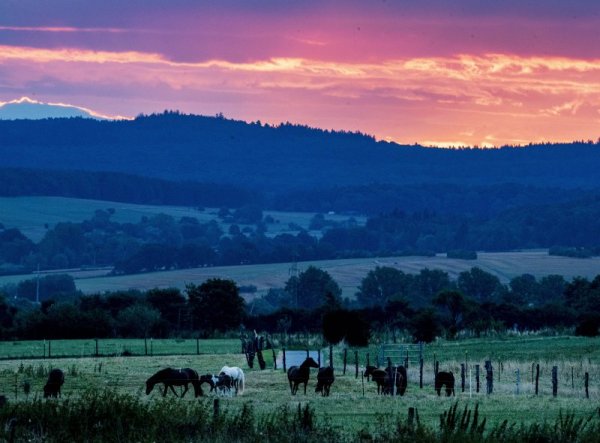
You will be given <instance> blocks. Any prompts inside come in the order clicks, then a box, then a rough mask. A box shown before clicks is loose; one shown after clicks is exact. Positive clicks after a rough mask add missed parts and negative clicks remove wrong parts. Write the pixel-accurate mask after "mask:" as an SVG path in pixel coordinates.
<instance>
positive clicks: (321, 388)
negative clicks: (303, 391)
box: [315, 366, 335, 397]
mask: <svg viewBox="0 0 600 443" xmlns="http://www.w3.org/2000/svg"><path fill="white" fill-rule="evenodd" d="M334 381H335V375H334V374H333V368H332V367H331V366H326V367H324V368H319V372H318V373H317V387H316V388H315V392H320V393H321V395H322V396H323V397H329V390H330V389H331V385H332V384H333V382H334Z"/></svg>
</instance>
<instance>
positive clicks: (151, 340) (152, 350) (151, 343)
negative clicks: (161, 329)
mask: <svg viewBox="0 0 600 443" xmlns="http://www.w3.org/2000/svg"><path fill="white" fill-rule="evenodd" d="M153 355H154V340H153V339H152V337H150V356H151V357H152V356H153Z"/></svg>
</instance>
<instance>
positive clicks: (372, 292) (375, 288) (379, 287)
mask: <svg viewBox="0 0 600 443" xmlns="http://www.w3.org/2000/svg"><path fill="white" fill-rule="evenodd" d="M409 285H410V277H409V276H408V275H406V274H405V273H404V272H402V271H400V270H398V269H396V268H392V267H389V266H381V267H380V266H377V267H376V268H375V269H373V270H371V271H369V273H368V274H367V276H366V277H365V278H363V279H362V282H361V284H360V287H359V291H358V292H357V293H356V300H357V301H358V303H359V304H360V305H362V306H379V307H383V306H385V305H386V304H387V303H388V302H390V301H391V300H393V299H397V298H402V297H405V296H406V295H407V294H408V288H409Z"/></svg>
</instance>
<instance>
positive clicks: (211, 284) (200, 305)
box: [185, 278, 244, 336]
mask: <svg viewBox="0 0 600 443" xmlns="http://www.w3.org/2000/svg"><path fill="white" fill-rule="evenodd" d="M185 291H186V293H187V296H188V302H189V304H190V310H191V314H192V318H193V322H194V325H193V326H194V328H195V329H198V330H199V331H200V332H201V333H202V335H204V336H207V335H210V334H211V333H213V332H214V331H215V330H218V331H227V330H229V329H233V328H237V327H239V326H240V324H241V323H242V319H243V317H244V299H243V298H242V297H240V295H239V289H238V287H237V285H236V284H235V282H234V281H233V280H225V279H220V278H211V279H209V280H207V281H205V282H204V283H202V284H201V285H200V286H196V285H194V284H189V285H187V286H186V290H185Z"/></svg>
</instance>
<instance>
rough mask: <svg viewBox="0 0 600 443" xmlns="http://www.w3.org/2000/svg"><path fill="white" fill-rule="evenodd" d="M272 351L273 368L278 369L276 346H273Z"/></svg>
mask: <svg viewBox="0 0 600 443" xmlns="http://www.w3.org/2000/svg"><path fill="white" fill-rule="evenodd" d="M271 352H272V353H273V370H274V371H276V370H277V355H276V354H275V348H271Z"/></svg>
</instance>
